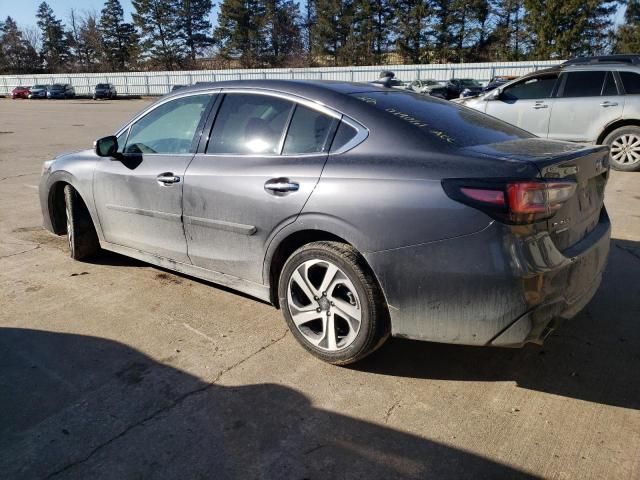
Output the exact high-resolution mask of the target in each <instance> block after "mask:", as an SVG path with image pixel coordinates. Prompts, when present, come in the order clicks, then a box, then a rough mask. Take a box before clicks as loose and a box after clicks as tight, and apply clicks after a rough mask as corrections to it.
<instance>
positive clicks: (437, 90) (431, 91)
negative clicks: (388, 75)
mask: <svg viewBox="0 0 640 480" xmlns="http://www.w3.org/2000/svg"><path fill="white" fill-rule="evenodd" d="M407 88H408V89H409V90H413V91H414V92H416V93H422V94H424V95H431V96H433V97H440V98H446V97H447V89H446V87H445V86H444V85H443V84H442V83H441V82H438V81H437V80H431V79H426V80H414V81H413V82H411V83H410V84H409V86H408V87H407Z"/></svg>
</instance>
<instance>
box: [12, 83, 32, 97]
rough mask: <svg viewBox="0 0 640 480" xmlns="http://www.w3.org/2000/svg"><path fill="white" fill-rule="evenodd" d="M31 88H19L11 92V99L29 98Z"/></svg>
mask: <svg viewBox="0 0 640 480" xmlns="http://www.w3.org/2000/svg"><path fill="white" fill-rule="evenodd" d="M29 88H31V87H25V86H19V87H16V88H14V89H13V90H11V98H29Z"/></svg>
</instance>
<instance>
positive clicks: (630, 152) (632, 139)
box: [611, 133, 640, 165]
mask: <svg viewBox="0 0 640 480" xmlns="http://www.w3.org/2000/svg"><path fill="white" fill-rule="evenodd" d="M611 159H612V160H613V161H614V162H615V163H618V164H620V165H633V164H635V163H638V162H640V137H638V136H637V135H634V134H632V133H625V134H623V135H620V136H619V137H617V138H616V139H615V140H614V141H613V142H612V143H611Z"/></svg>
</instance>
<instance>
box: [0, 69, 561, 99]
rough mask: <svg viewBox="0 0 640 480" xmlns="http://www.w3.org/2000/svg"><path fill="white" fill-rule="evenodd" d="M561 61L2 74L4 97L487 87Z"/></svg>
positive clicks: (0, 80) (1, 87) (1, 85)
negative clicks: (221, 86) (269, 84)
mask: <svg viewBox="0 0 640 480" xmlns="http://www.w3.org/2000/svg"><path fill="white" fill-rule="evenodd" d="M560 62H561V61H560V60H555V61H554V60H549V61H537V62H495V63H457V64H454V63H449V64H426V65H384V66H380V65H378V66H368V67H322V68H267V69H253V70H240V69H236V70H192V71H174V72H120V73H72V74H55V75H49V74H44V75H2V76H0V95H2V94H5V95H6V94H8V93H10V92H11V90H12V89H13V88H15V87H16V86H19V85H36V84H52V83H70V84H72V85H73V86H74V87H75V90H76V94H77V95H90V94H91V93H93V88H94V87H95V85H96V84H97V83H112V84H114V85H115V86H116V89H117V90H118V93H119V94H122V95H164V94H165V93H167V92H169V91H170V90H171V87H173V86H174V85H189V84H193V83H195V82H215V81H222V80H249V79H295V80H312V79H315V80H318V79H323V80H345V81H351V82H369V81H371V80H374V79H376V78H377V77H378V74H379V72H380V71H381V70H392V71H393V72H395V74H396V77H397V78H399V79H401V80H405V81H407V80H415V79H426V78H432V79H434V80H440V81H442V80H448V79H450V78H454V77H457V78H475V79H476V80H478V81H480V82H484V83H486V82H487V81H489V79H491V78H492V77H494V76H496V75H524V74H525V73H528V72H530V71H533V70H539V69H541V68H546V67H550V66H553V65H557V64H559V63H560Z"/></svg>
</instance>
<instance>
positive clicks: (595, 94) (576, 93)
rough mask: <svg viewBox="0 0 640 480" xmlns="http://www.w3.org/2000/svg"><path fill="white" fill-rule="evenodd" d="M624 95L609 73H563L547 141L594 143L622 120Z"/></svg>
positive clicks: (552, 111) (599, 71)
mask: <svg viewBox="0 0 640 480" xmlns="http://www.w3.org/2000/svg"><path fill="white" fill-rule="evenodd" d="M623 108H624V96H622V95H620V94H619V92H618V87H617V85H616V79H615V77H614V75H613V73H612V72H610V71H605V70H595V71H574V72H565V73H563V74H562V75H561V76H560V87H559V89H558V96H557V98H556V99H555V102H554V104H553V109H552V110H551V120H550V123H549V138H553V139H557V140H568V141H572V142H595V141H596V140H597V139H598V136H599V135H600V133H601V132H602V131H603V130H604V129H605V127H606V126H607V125H609V124H610V123H611V122H613V121H615V120H617V119H619V118H621V117H622V110H623Z"/></svg>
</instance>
